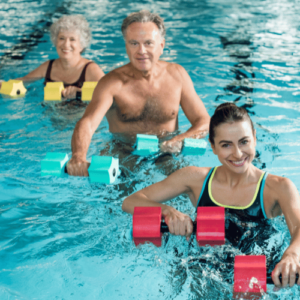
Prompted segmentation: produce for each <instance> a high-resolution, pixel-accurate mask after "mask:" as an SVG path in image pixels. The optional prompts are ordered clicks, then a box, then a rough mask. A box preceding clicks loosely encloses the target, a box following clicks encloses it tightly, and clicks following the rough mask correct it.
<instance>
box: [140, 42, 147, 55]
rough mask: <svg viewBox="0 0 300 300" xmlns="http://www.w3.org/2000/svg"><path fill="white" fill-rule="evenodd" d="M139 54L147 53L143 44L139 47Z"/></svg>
mask: <svg viewBox="0 0 300 300" xmlns="http://www.w3.org/2000/svg"><path fill="white" fill-rule="evenodd" d="M139 53H141V54H144V53H146V47H145V46H144V45H143V44H140V45H139Z"/></svg>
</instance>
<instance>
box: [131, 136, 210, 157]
mask: <svg viewBox="0 0 300 300" xmlns="http://www.w3.org/2000/svg"><path fill="white" fill-rule="evenodd" d="M206 146H207V142H206V141H204V140H203V139H190V138H186V139H184V140H183V148H182V154H183V155H203V154H204V153H205V151H206ZM134 147H135V150H134V151H133V152H132V153H133V154H134V155H139V156H148V155H152V154H155V153H158V152H159V149H160V148H159V140H158V138H157V136H155V135H148V134H137V136H136V143H135V146H134Z"/></svg>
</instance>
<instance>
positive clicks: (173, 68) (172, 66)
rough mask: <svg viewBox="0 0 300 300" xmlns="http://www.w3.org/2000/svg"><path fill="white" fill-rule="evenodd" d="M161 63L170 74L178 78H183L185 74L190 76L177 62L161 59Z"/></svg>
mask: <svg viewBox="0 0 300 300" xmlns="http://www.w3.org/2000/svg"><path fill="white" fill-rule="evenodd" d="M160 64H161V67H162V68H163V69H165V70H166V72H167V73H168V74H169V75H170V76H172V77H174V78H176V79H179V80H182V79H183V77H184V76H188V73H187V71H186V70H185V68H184V67H183V66H181V65H179V64H177V63H173V62H166V61H160Z"/></svg>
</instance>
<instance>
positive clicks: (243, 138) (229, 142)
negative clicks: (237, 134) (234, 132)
mask: <svg viewBox="0 0 300 300" xmlns="http://www.w3.org/2000/svg"><path fill="white" fill-rule="evenodd" d="M248 138H249V136H244V137H242V138H241V139H239V142H241V141H243V140H245V139H248ZM222 143H226V144H232V141H225V140H222V141H220V142H219V144H222Z"/></svg>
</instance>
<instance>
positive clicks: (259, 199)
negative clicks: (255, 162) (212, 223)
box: [197, 167, 268, 221]
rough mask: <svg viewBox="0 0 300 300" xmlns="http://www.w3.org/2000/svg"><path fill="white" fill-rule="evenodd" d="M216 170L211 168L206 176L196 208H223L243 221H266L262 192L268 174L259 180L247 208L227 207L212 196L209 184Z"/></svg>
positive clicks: (264, 174)
mask: <svg viewBox="0 0 300 300" xmlns="http://www.w3.org/2000/svg"><path fill="white" fill-rule="evenodd" d="M217 168H218V167H215V168H211V170H210V171H209V173H208V174H207V176H206V178H205V180H204V183H203V186H202V190H201V193H200V196H199V199H198V203H197V207H200V206H222V207H225V211H226V212H229V213H234V214H237V215H239V216H240V217H241V218H243V219H244V221H259V220H263V219H267V216H266V213H265V209H264V200H263V191H264V186H265V182H266V178H267V175H268V174H267V173H266V172H264V173H263V174H262V175H261V177H260V178H259V181H258V183H257V187H256V190H255V193H254V196H253V199H252V201H251V202H250V203H249V204H248V205H247V206H244V207H240V206H229V205H224V204H220V203H218V202H217V201H216V200H215V199H214V198H213V196H212V192H211V183H212V180H213V178H214V175H215V173H216V170H217Z"/></svg>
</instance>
